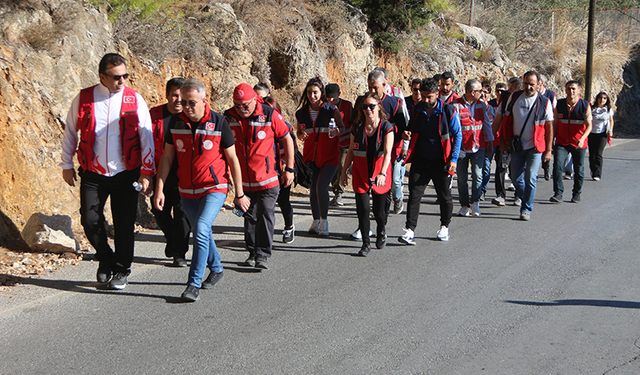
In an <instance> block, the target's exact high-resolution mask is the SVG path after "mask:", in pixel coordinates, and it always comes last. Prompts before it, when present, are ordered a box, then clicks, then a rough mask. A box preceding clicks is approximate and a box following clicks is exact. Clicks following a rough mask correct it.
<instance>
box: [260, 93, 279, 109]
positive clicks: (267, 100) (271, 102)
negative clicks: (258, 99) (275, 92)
mask: <svg viewBox="0 0 640 375" xmlns="http://www.w3.org/2000/svg"><path fill="white" fill-rule="evenodd" d="M262 100H264V102H265V103H266V104H267V105H269V106H270V107H271V108H275V110H276V111H278V112H279V113H282V108H281V107H280V103H278V101H277V100H276V98H274V97H273V96H271V94H269V95H267V96H265V97H264V98H262Z"/></svg>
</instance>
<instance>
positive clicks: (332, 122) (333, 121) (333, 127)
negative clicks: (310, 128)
mask: <svg viewBox="0 0 640 375" xmlns="http://www.w3.org/2000/svg"><path fill="white" fill-rule="evenodd" d="M336 128H337V127H336V119H334V118H333V117H332V118H331V120H329V138H334V137H335V136H336Z"/></svg>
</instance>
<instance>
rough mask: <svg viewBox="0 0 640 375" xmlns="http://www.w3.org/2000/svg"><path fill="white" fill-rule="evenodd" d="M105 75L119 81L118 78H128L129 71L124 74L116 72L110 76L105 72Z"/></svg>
mask: <svg viewBox="0 0 640 375" xmlns="http://www.w3.org/2000/svg"><path fill="white" fill-rule="evenodd" d="M105 76H107V77H111V78H113V80H114V81H119V80H120V78H124V79H127V78H129V73H125V74H116V75H113V76H110V75H108V74H106V73H105Z"/></svg>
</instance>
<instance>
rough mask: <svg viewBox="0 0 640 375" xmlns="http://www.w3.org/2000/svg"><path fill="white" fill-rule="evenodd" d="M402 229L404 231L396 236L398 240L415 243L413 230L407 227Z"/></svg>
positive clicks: (404, 242) (407, 243) (408, 243)
mask: <svg viewBox="0 0 640 375" xmlns="http://www.w3.org/2000/svg"><path fill="white" fill-rule="evenodd" d="M402 230H403V231H404V234H403V235H402V236H401V237H399V238H398V241H399V242H400V243H403V244H405V245H415V244H416V241H415V240H414V233H413V230H411V229H409V228H402Z"/></svg>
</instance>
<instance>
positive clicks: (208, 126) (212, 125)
mask: <svg viewBox="0 0 640 375" xmlns="http://www.w3.org/2000/svg"><path fill="white" fill-rule="evenodd" d="M215 128H216V124H215V123H213V122H207V125H206V129H207V130H214V129H215Z"/></svg>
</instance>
